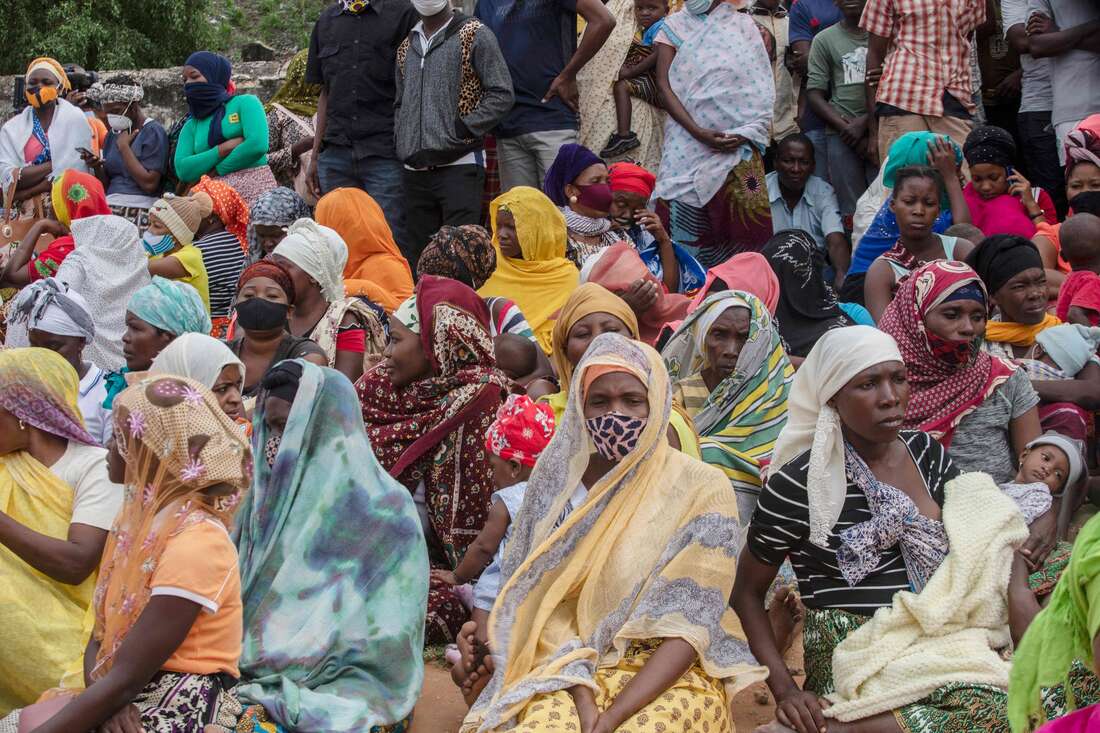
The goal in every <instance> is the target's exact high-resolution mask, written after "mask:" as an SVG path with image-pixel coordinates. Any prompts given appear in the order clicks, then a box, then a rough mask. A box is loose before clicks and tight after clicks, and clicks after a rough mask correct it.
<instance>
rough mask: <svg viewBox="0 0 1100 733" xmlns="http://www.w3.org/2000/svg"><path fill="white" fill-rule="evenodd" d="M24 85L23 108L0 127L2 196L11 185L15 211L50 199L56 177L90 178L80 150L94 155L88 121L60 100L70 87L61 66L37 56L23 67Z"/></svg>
mask: <svg viewBox="0 0 1100 733" xmlns="http://www.w3.org/2000/svg"><path fill="white" fill-rule="evenodd" d="M23 83H24V87H23V96H24V98H25V99H26V100H27V106H26V107H24V108H23V111H22V112H20V113H19V114H17V115H15V116H14V117H12V118H11V119H9V120H8V121H7V122H5V123H4V125H3V127H0V190H3V191H4V192H5V193H7V191H8V190H9V189H10V187H11V184H12V183H13V182H15V184H16V186H15V203H16V204H19V205H22V204H23V202H26V201H29V200H30V199H32V198H34V197H36V196H39V195H40V194H44V193H49V191H50V185H51V180H52V179H53V178H54V177H55V174H60V173H61V172H62V171H65V170H69V169H73V170H76V171H78V172H80V173H88V172H89V171H88V166H87V165H85V164H84V161H83V160H82V159H81V158H82V153H81V149H84V150H87V151H89V152H90V151H91V149H92V128H91V126H90V125H89V124H88V119H87V118H86V117H85V116H84V113H83V112H82V111H80V108H79V107H77V106H75V105H73V104H70V103H69V102H67V101H65V100H64V99H62V97H63V96H64V95H65V93H66V92H68V91H69V90H70V89H71V88H72V87H71V86H70V84H69V77H68V76H66V74H65V70H64V69H63V68H62V67H61V64H59V63H57V61H55V60H53V59H51V58H49V57H47V56H40V57H39V58H36V59H35V60H34V61H31V62H30V64H29V65H28V66H27V73H26V74H25V75H24V77H23ZM17 178H18V180H16V179H17ZM21 208H22V207H21Z"/></svg>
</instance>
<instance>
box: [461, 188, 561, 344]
mask: <svg viewBox="0 0 1100 733" xmlns="http://www.w3.org/2000/svg"><path fill="white" fill-rule="evenodd" d="M489 220H490V221H491V222H492V228H493V249H494V250H495V251H496V255H497V258H496V270H494V271H493V274H492V277H490V278H489V279H488V280H487V281H486V282H485V284H484V285H482V286H481V287H480V288H478V291H477V292H478V294H479V295H481V296H482V297H484V298H494V297H502V298H510V299H512V300H513V301H514V302H515V304H516V306H517V307H518V308H519V310H520V312H521V313H523V315H524V317H525V318H526V319H527V323H528V324H530V326H531V330H532V331H534V333H535V338H536V339H537V340H538V342H539V346H540V347H542V350H543V351H544V352H546V353H547V354H549V353H550V352H551V344H550V341H551V332H552V331H553V329H554V318H555V317H556V316H557V313H558V310H559V309H560V308H561V307H562V304H564V303H565V300H566V298H568V297H569V296H570V294H571V293H572V292H573V291H574V290H576V288H577V280H578V274H577V268H576V267H575V266H574V265H573V263H572V262H570V261H569V260H568V259H566V239H567V235H566V231H565V218H564V217H563V216H562V213H561V212H560V211H559V210H558V209H557V208H556V207H555V206H554V204H553V202H552V201H550V199H548V198H546V196H545V195H543V194H542V193H541V192H539V191H538V190H536V189H534V188H530V187H528V186H517V187H516V188H513V189H512V190H510V191H508V192H506V193H503V194H501V195H500V196H498V197H497V198H495V199H493V202H492V203H491V204H490V205H489Z"/></svg>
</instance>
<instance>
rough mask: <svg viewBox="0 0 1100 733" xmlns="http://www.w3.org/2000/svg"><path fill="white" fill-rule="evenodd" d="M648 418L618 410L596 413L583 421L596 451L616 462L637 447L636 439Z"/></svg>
mask: <svg viewBox="0 0 1100 733" xmlns="http://www.w3.org/2000/svg"><path fill="white" fill-rule="evenodd" d="M647 422H648V420H647V419H646V418H644V417H631V416H630V415H624V414H622V413H620V412H609V413H607V414H606V415H597V416H596V417H590V418H588V419H587V420H585V421H584V426H585V428H587V429H588V434H589V435H590V436H592V442H593V443H594V444H595V445H596V452H597V453H599V454H600V455H601V456H603V457H604V458H605V459H607V460H609V461H612V462H615V463H617V462H618V461H621V460H622V459H624V458H626V457H627V455H629V454H630V451H632V450H634V449H635V448H637V447H638V439H639V438H641V436H642V431H643V430H645V426H646V423H647Z"/></svg>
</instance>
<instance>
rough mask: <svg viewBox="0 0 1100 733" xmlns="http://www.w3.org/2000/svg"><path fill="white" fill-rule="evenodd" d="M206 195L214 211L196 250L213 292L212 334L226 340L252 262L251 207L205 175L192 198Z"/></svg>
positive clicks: (201, 228)
mask: <svg viewBox="0 0 1100 733" xmlns="http://www.w3.org/2000/svg"><path fill="white" fill-rule="evenodd" d="M199 192H201V193H204V194H206V195H207V196H209V197H210V200H211V202H212V204H213V208H212V210H211V212H210V214H208V215H207V216H205V217H203V219H202V221H201V222H200V223H199V228H198V229H197V230H195V249H197V250H198V251H199V252H201V253H202V264H203V267H205V268H206V275H207V280H208V288H209V290H210V320H211V322H212V323H213V329H212V330H211V332H210V335H211V336H213V337H214V338H218V339H224V338H225V334H226V332H227V331H228V330H229V315H230V311H231V310H232V308H233V296H234V295H235V294H236V293H237V278H239V277H240V276H241V270H243V269H244V266H245V263H246V262H247V261H248V224H249V221H248V204H246V203H245V202H244V199H242V198H241V197H240V194H238V193H237V192H236V191H234V190H233V189H232V188H230V187H229V186H228V185H226V184H225V183H224V182H222V181H216V180H214V179H213V178H208V177H206V176H203V178H202V180H200V181H199V182H198V183H196V184H195V185H194V186H192V188H191V195H195V194H197V193H199Z"/></svg>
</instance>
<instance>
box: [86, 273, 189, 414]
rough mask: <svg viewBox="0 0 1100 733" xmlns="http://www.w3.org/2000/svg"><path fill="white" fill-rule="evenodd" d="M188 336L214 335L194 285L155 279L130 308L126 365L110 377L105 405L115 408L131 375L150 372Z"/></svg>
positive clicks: (124, 351) (125, 338)
mask: <svg viewBox="0 0 1100 733" xmlns="http://www.w3.org/2000/svg"><path fill="white" fill-rule="evenodd" d="M185 333H210V316H209V315H207V313H206V307H205V306H204V305H203V302H202V299H201V298H199V294H198V293H196V292H195V289H194V288H192V287H191V286H190V285H184V284H183V283H179V282H176V281H174V280H167V279H165V278H163V277H159V276H158V277H154V278H153V280H152V282H150V283H149V284H148V285H146V286H145V287H143V288H141V289H140V290H138V291H137V292H136V293H134V295H133V296H132V297H131V298H130V302H129V303H127V305H126V333H125V334H123V336H122V354H123V356H124V357H125V358H126V366H124V367H123V368H122V369H120V370H119V371H116V372H111V373H110V374H108V375H107V399H106V400H104V402H103V406H104V407H108V408H109V407H111V406H112V404H113V403H114V399H115V397H116V396H118V394H119V393H120V392H121V391H122V390H124V389H126V384H127V381H126V375H127V374H130V373H133V372H144V371H146V370H148V369H149V368H150V367H151V366H152V364H153V359H155V358H156V357H157V354H159V353H160V352H161V351H162V350H163V349H164V347H165V346H167V345H168V344H170V343H172V340H173V339H175V338H176V337H177V336H182V335H183V334H185Z"/></svg>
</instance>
